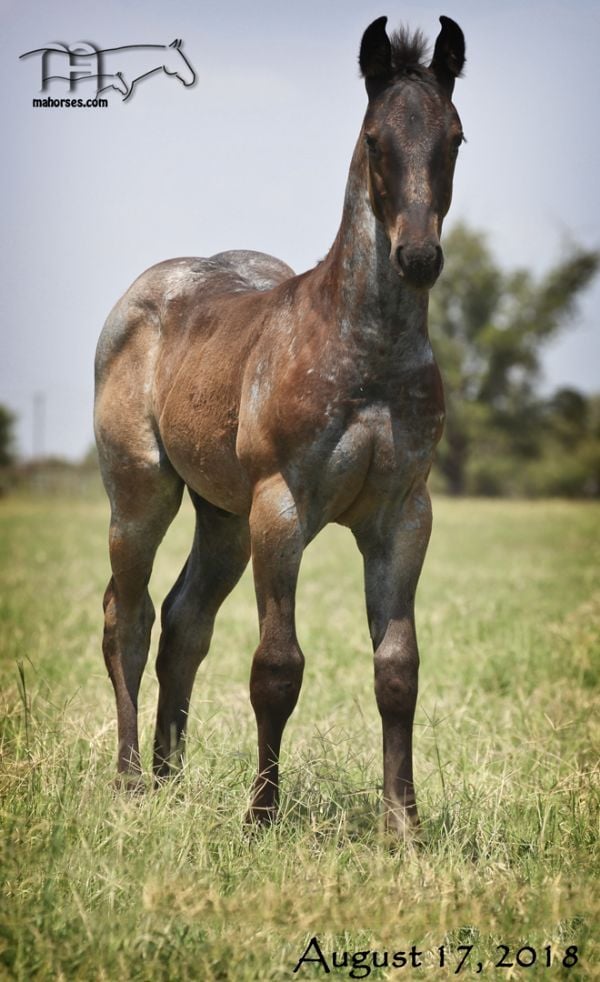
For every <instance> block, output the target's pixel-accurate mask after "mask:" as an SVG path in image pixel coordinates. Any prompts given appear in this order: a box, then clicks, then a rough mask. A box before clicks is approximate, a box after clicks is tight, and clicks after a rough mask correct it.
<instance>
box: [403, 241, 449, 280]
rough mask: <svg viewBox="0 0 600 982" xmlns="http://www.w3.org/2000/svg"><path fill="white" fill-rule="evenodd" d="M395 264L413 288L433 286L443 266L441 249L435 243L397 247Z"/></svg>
mask: <svg viewBox="0 0 600 982" xmlns="http://www.w3.org/2000/svg"><path fill="white" fill-rule="evenodd" d="M396 262H397V264H398V268H399V270H400V271H401V273H402V275H403V276H404V277H405V278H406V279H407V280H408V282H409V283H412V284H413V285H414V286H422V287H430V286H433V284H434V283H435V281H436V279H437V278H438V276H439V274H440V272H441V270H442V266H443V264H444V256H443V253H442V248H441V246H440V245H438V244H437V243H435V242H427V243H425V244H422V245H414V246H413V245H399V246H397V247H396Z"/></svg>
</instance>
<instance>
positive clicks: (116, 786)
mask: <svg viewBox="0 0 600 982" xmlns="http://www.w3.org/2000/svg"><path fill="white" fill-rule="evenodd" d="M113 790H114V791H115V792H117V793H118V794H122V793H123V792H125V794H132V795H139V794H145V792H146V784H145V782H144V778H143V777H142V775H141V774H127V773H123V774H117V776H116V778H115V779H114V781H113Z"/></svg>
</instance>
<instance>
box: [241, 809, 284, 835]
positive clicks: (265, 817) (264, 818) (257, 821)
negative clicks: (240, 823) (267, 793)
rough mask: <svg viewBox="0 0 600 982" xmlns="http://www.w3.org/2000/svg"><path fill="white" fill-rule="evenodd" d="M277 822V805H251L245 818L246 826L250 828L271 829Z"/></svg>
mask: <svg viewBox="0 0 600 982" xmlns="http://www.w3.org/2000/svg"><path fill="white" fill-rule="evenodd" d="M276 820H277V807H276V805H266V806H265V805H254V804H252V805H250V808H249V809H248V811H247V812H246V815H245V817H244V824H245V825H246V826H249V827H254V828H256V829H259V828H269V826H271V825H274V824H275V822H276Z"/></svg>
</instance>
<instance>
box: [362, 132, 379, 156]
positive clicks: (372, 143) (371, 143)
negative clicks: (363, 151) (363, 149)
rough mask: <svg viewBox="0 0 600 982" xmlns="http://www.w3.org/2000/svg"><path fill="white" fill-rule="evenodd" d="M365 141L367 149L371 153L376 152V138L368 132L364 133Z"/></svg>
mask: <svg viewBox="0 0 600 982" xmlns="http://www.w3.org/2000/svg"><path fill="white" fill-rule="evenodd" d="M365 143H366V144H367V149H368V150H369V151H370V152H371V153H376V152H377V140H376V139H375V137H374V136H371V135H370V134H369V133H365Z"/></svg>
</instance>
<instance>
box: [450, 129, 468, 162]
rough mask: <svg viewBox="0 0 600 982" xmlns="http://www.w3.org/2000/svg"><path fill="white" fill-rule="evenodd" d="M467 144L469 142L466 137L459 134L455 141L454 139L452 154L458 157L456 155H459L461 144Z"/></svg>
mask: <svg viewBox="0 0 600 982" xmlns="http://www.w3.org/2000/svg"><path fill="white" fill-rule="evenodd" d="M466 142H467V140H466V137H465V135H464V133H459V135H458V136H455V137H454V139H453V141H452V153H453V154H454V155H455V156H456V154H457V153H458V150H459V147H460V145H461V143H466Z"/></svg>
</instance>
